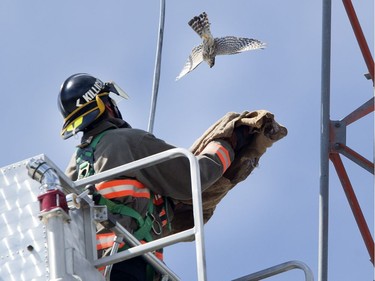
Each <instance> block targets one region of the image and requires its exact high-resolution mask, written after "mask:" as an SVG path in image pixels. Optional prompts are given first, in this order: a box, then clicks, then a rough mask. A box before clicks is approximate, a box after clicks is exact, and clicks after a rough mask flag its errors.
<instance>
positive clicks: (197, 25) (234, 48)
mask: <svg viewBox="0 0 375 281" xmlns="http://www.w3.org/2000/svg"><path fill="white" fill-rule="evenodd" d="M188 24H189V25H190V26H191V28H192V29H193V30H194V31H195V32H196V33H197V34H198V35H199V36H200V37H201V38H202V40H203V42H202V44H200V45H198V46H196V47H194V48H193V50H192V51H191V54H190V55H189V58H188V60H187V61H186V63H185V65H184V67H183V69H182V71H181V72H180V74H179V75H178V76H177V77H176V80H179V79H180V78H181V77H183V76H185V75H186V74H188V73H189V72H191V71H192V70H193V69H194V68H196V67H197V66H198V65H199V64H200V63H201V62H202V61H205V62H207V64H208V65H209V66H210V68H211V67H213V66H214V64H215V57H216V56H218V55H233V54H238V53H241V52H245V51H251V50H256V49H264V48H265V47H266V44H265V43H263V42H261V41H259V40H256V39H250V38H242V37H235V36H226V37H220V38H214V37H213V36H212V34H211V31H210V22H209V20H208V17H207V14H206V13H205V12H203V13H202V14H200V15H199V16H195V17H194V18H192V19H191V20H190V21H189V22H188Z"/></svg>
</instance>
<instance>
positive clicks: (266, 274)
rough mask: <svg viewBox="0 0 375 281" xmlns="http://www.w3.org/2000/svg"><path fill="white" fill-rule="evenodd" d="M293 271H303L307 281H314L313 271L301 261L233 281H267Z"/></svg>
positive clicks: (284, 264)
mask: <svg viewBox="0 0 375 281" xmlns="http://www.w3.org/2000/svg"><path fill="white" fill-rule="evenodd" d="M292 269H301V270H302V271H303V272H304V274H305V280H306V281H314V275H313V273H312V271H311V269H310V268H309V267H308V266H307V265H306V264H305V263H303V262H300V261H289V262H285V263H282V264H279V265H275V266H272V267H269V268H267V269H264V270H261V271H258V272H255V273H252V274H249V275H246V276H243V277H241V278H238V279H234V280H232V281H257V280H262V279H266V278H268V277H271V276H274V275H277V274H280V273H283V272H286V271H289V270H292Z"/></svg>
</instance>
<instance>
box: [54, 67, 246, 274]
mask: <svg viewBox="0 0 375 281" xmlns="http://www.w3.org/2000/svg"><path fill="white" fill-rule="evenodd" d="M118 97H120V98H125V99H127V98H128V96H127V94H126V93H125V92H124V91H123V90H122V89H121V88H120V87H118V86H117V85H116V84H115V83H114V82H106V83H103V82H102V81H101V80H99V79H98V78H96V77H94V76H91V75H89V74H86V73H78V74H74V75H72V76H70V77H69V78H67V79H66V80H65V82H63V84H62V85H61V88H60V92H59V95H58V108H59V110H60V112H61V114H62V116H63V117H64V125H63V128H62V131H61V136H62V138H63V139H68V138H70V137H71V136H73V135H75V134H77V133H78V132H82V133H83V135H82V139H81V143H80V144H79V145H78V148H77V151H76V153H75V154H74V155H73V157H72V159H71V161H70V163H69V165H68V167H67V170H66V174H67V175H68V176H69V177H70V178H71V179H72V180H78V179H82V178H84V177H87V176H90V175H92V174H94V173H100V172H103V171H106V170H108V169H111V168H115V167H118V166H120V165H123V164H126V163H129V162H132V161H135V160H138V159H141V158H144V157H147V156H150V155H153V154H156V153H159V152H162V151H166V150H169V149H172V148H174V146H173V145H170V144H168V143H166V142H165V141H164V140H161V139H159V138H157V137H155V136H154V135H152V134H151V133H149V132H146V131H143V130H140V129H135V128H132V127H131V126H130V125H129V124H128V123H127V122H126V121H124V120H123V118H122V115H121V113H120V111H119V109H118V107H117V106H116V102H115V99H116V98H118ZM246 128H247V127H244V126H242V127H239V128H237V129H236V130H235V134H233V136H232V137H231V138H229V139H215V140H213V141H211V142H209V143H208V145H207V146H206V147H205V148H204V150H203V151H202V152H201V153H200V154H199V155H197V156H196V157H197V159H198V162H199V168H200V177H201V185H202V190H205V189H207V188H208V187H210V186H211V185H212V184H213V183H215V181H217V179H218V178H220V177H222V176H223V174H224V173H225V171H226V170H227V169H228V167H229V166H230V165H231V162H232V160H233V158H234V155H235V153H236V151H239V150H240V149H241V147H243V146H244V145H246V143H248V142H249V139H250V135H248V133H247V130H246ZM95 188H96V191H95V193H94V196H93V199H94V201H95V203H96V204H100V205H107V207H108V210H109V211H110V212H111V213H112V214H113V215H114V216H115V218H116V220H117V221H118V222H119V223H120V224H121V225H123V226H124V227H125V228H126V229H127V230H128V231H130V232H131V233H132V234H133V235H134V236H135V237H136V238H137V239H139V240H140V241H142V242H149V241H151V240H153V239H157V238H159V237H162V236H165V235H168V234H170V233H171V229H173V213H174V211H175V210H176V209H177V208H178V206H177V204H176V202H178V201H179V200H190V199H191V197H192V192H191V180H190V168H189V161H188V160H187V159H186V158H185V157H179V158H175V159H172V160H168V161H165V162H163V163H160V164H157V165H154V166H151V167H147V168H142V169H140V170H137V171H130V172H126V173H124V174H123V175H121V176H119V177H117V178H115V179H111V180H108V181H105V182H101V183H98V184H96V186H95ZM147 220H149V221H151V223H150V224H147V223H145V222H146V221H147ZM150 225H151V226H150ZM97 231H98V232H97V250H98V254H99V256H105V255H107V254H108V253H109V251H110V248H111V246H112V245H113V238H114V234H113V233H111V232H110V231H109V230H107V229H105V228H103V227H102V228H100V227H98V229H97ZM126 248H127V246H126V245H124V243H122V244H121V245H120V250H121V249H126ZM155 254H156V256H157V257H159V258H160V259H162V250H159V251H156V252H155ZM150 272H151V273H150ZM150 276H151V277H150ZM158 278H159V277H157V274H156V273H155V271H154V270H152V268H151V270H150V266H149V265H148V264H147V263H146V261H145V260H144V259H143V258H142V257H136V258H132V259H130V260H125V261H122V262H119V263H116V264H114V265H113V268H112V270H111V275H110V280H112V281H114V280H137V281H138V280H141V281H142V280H158Z"/></svg>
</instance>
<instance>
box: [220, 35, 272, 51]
mask: <svg viewBox="0 0 375 281" xmlns="http://www.w3.org/2000/svg"><path fill="white" fill-rule="evenodd" d="M215 45H216V55H233V54H238V53H241V52H245V51H251V50H256V49H264V48H265V47H266V44H265V43H263V42H261V41H259V40H256V39H251V38H242V37H235V36H226V37H220V38H215Z"/></svg>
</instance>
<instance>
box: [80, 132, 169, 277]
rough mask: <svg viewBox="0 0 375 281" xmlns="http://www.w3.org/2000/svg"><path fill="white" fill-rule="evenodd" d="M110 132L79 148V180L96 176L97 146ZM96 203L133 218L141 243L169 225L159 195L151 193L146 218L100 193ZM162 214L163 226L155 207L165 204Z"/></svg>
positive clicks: (159, 254)
mask: <svg viewBox="0 0 375 281" xmlns="http://www.w3.org/2000/svg"><path fill="white" fill-rule="evenodd" d="M107 132H108V131H103V132H101V133H100V134H98V135H96V136H95V137H94V138H93V139H92V141H91V142H90V144H88V145H87V146H84V147H79V148H78V150H77V154H76V164H77V170H78V179H82V178H85V177H89V176H92V175H94V174H95V170H94V160H95V159H94V152H95V148H96V146H97V144H98V143H99V142H100V140H101V139H102V138H103V136H104V135H105V134H106V133H107ZM93 198H94V201H95V203H96V204H98V205H106V206H107V209H108V211H109V212H110V213H112V214H120V215H123V216H128V217H131V218H133V219H134V220H135V221H136V222H137V225H138V228H137V230H135V231H134V232H133V235H134V237H135V238H137V239H138V240H139V241H145V242H150V241H152V240H153V237H152V232H154V233H155V234H156V235H160V234H161V233H162V227H163V226H164V225H166V224H167V223H168V216H167V215H165V214H166V213H167V212H166V211H165V210H168V208H167V206H166V200H163V197H161V196H159V195H154V194H153V193H152V192H151V191H150V199H149V202H148V206H147V212H146V215H145V217H143V216H142V215H141V214H140V213H139V212H137V211H136V210H135V209H133V208H131V207H129V206H126V205H124V204H118V203H115V202H113V201H112V200H109V199H107V198H105V197H104V196H103V195H101V194H100V193H98V192H96V193H95V194H94V196H93ZM164 203H165V205H164V206H163V208H162V210H161V212H160V216H159V217H160V218H161V220H162V225H160V223H159V222H158V221H157V220H156V219H155V216H154V205H156V206H160V205H161V204H164ZM127 248H128V247H127V246H125V247H121V248H120V249H119V251H121V250H124V249H127ZM157 256H158V257H159V258H160V257H162V254H161V252H160V253H158V254H157ZM161 259H162V258H161ZM149 268H150V266H148V270H147V271H148V273H147V274H148V275H149V271H150V270H149Z"/></svg>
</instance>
